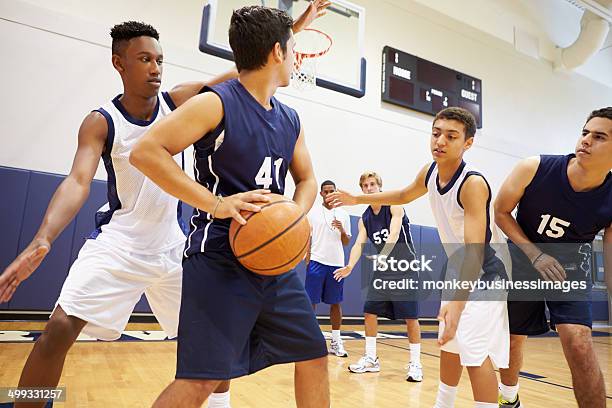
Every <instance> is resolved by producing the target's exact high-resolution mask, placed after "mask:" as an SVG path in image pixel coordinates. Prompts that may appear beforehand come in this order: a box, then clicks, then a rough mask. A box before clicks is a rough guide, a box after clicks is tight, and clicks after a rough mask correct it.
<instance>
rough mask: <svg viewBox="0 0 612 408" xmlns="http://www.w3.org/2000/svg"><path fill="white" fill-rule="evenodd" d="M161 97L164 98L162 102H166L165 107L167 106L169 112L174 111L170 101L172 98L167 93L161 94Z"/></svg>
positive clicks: (174, 105) (174, 107) (174, 106)
mask: <svg viewBox="0 0 612 408" xmlns="http://www.w3.org/2000/svg"><path fill="white" fill-rule="evenodd" d="M162 96H163V98H164V101H166V105H168V107H169V108H170V110H175V109H176V104H175V103H174V101H173V100H172V97H171V96H170V94H169V93H168V92H162Z"/></svg>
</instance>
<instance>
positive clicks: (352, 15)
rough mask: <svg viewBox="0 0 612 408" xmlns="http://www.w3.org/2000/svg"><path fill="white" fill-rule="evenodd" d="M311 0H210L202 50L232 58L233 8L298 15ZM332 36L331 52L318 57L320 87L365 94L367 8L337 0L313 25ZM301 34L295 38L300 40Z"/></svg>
mask: <svg viewBox="0 0 612 408" xmlns="http://www.w3.org/2000/svg"><path fill="white" fill-rule="evenodd" d="M308 4H309V1H308V0H259V1H256V0H208V4H206V5H205V6H204V11H203V13H202V26H201V31H200V50H201V51H202V52H204V53H207V54H211V55H215V56H217V57H220V58H225V59H228V60H233V59H234V58H233V54H232V50H231V48H230V46H229V40H228V29H229V23H230V17H231V15H232V11H233V10H235V9H238V8H240V7H243V6H248V5H263V6H266V7H275V8H279V9H281V10H285V11H287V12H288V13H289V14H290V15H291V16H292V17H293V18H297V17H298V16H299V15H300V14H301V13H302V12H303V11H304V10H305V9H306V7H308ZM310 27H311V28H315V29H317V30H320V31H323V32H325V33H327V34H328V35H330V36H331V37H332V38H333V45H332V47H331V49H330V51H329V52H328V53H327V54H326V55H324V56H322V57H319V59H318V60H317V86H320V87H323V88H327V89H331V90H333V91H336V92H341V93H344V94H347V95H351V96H354V97H358V98H360V97H362V96H364V95H365V76H366V60H365V57H364V47H365V43H364V33H365V9H364V8H363V7H360V6H357V5H355V4H352V3H349V2H347V1H345V0H334V1H333V4H332V5H331V6H330V7H329V8H328V11H327V14H326V15H325V16H323V17H321V18H319V19H317V20H315V21H314V22H313V23H312V24H311V26H310ZM299 37H300V36H299V34H298V35H297V36H296V41H298V42H299Z"/></svg>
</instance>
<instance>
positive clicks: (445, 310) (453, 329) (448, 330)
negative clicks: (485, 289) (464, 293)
mask: <svg viewBox="0 0 612 408" xmlns="http://www.w3.org/2000/svg"><path fill="white" fill-rule="evenodd" d="M464 308H465V302H462V301H451V302H448V303H446V304H445V305H444V306H442V307H441V308H440V313H438V320H440V321H441V322H444V331H443V332H442V336H440V338H439V339H438V344H439V345H440V346H443V345H445V344H446V343H448V342H449V341H451V340H452V339H453V338H454V337H455V334H457V326H459V319H460V318H461V312H463V309H464Z"/></svg>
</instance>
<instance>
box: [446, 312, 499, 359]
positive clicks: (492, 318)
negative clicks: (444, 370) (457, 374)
mask: <svg viewBox="0 0 612 408" xmlns="http://www.w3.org/2000/svg"><path fill="white" fill-rule="evenodd" d="M446 303H448V302H442V306H443V305H445V304H446ZM442 332H444V322H440V326H439V332H438V338H440V337H441V336H442ZM441 350H444V351H446V352H448V353H453V354H459V358H460V359H461V365H462V366H465V367H480V366H481V365H482V363H484V361H485V360H486V359H487V357H490V358H491V361H492V362H493V364H495V366H496V367H498V368H508V363H509V359H510V330H509V328H508V306H507V303H506V302H505V301H468V302H467V303H466V305H465V309H463V312H462V313H461V318H460V319H459V325H458V326H457V334H456V335H455V337H454V338H453V339H452V340H450V341H449V342H448V343H446V344H445V345H443V346H442V347H441Z"/></svg>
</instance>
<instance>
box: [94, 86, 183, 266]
mask: <svg viewBox="0 0 612 408" xmlns="http://www.w3.org/2000/svg"><path fill="white" fill-rule="evenodd" d="M157 101H158V102H157V106H156V107H155V111H154V113H153V116H152V117H151V119H150V120H148V121H145V120H139V119H134V118H132V117H130V115H129V114H128V113H127V111H126V110H125V108H124V107H123V106H122V105H121V102H119V96H117V97H116V98H115V99H113V100H112V101H111V102H109V103H107V104H106V105H104V106H103V107H102V108H100V109H97V111H98V112H100V113H101V114H102V115H104V117H105V118H106V121H107V124H108V135H107V141H106V146H105V149H104V153H103V154H102V158H103V160H104V165H105V167H106V171H107V173H108V184H107V185H108V203H107V204H105V205H104V206H103V207H102V208H101V209H100V210H99V212H98V213H97V214H96V228H97V229H96V231H94V233H93V234H92V236H91V238H95V239H96V241H99V242H102V243H104V244H107V245H111V246H113V247H116V248H119V249H121V250H125V251H129V252H133V253H142V254H155V253H160V252H164V251H167V250H170V249H172V248H175V247H177V246H179V245H182V244H184V242H185V234H184V233H183V231H182V229H181V227H180V225H179V214H180V209H179V202H178V200H177V199H176V198H175V197H173V196H171V195H169V194H167V193H166V192H164V191H163V190H162V189H161V188H159V187H158V186H157V185H156V184H155V183H153V182H152V181H151V180H149V179H148V178H147V177H145V176H144V174H142V173H141V172H140V171H139V170H138V169H136V168H135V167H134V166H132V165H131V164H130V162H129V158H130V152H131V151H132V148H133V147H134V145H135V144H136V143H137V142H138V140H140V137H141V136H142V135H143V134H144V133H145V132H146V131H147V130H148V129H149V128H150V127H151V126H152V125H153V124H154V123H155V122H157V121H158V120H160V119H161V118H163V117H164V116H165V115H167V114H168V113H170V112H171V111H172V110H173V109H174V108H175V105H174V103H173V102H172V99H171V98H170V96H169V95H168V93H166V92H163V93H160V94H159V96H158V98H157ZM174 159H175V161H177V163H178V164H179V165H182V164H183V163H182V154H177V155H176V156H174Z"/></svg>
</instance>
